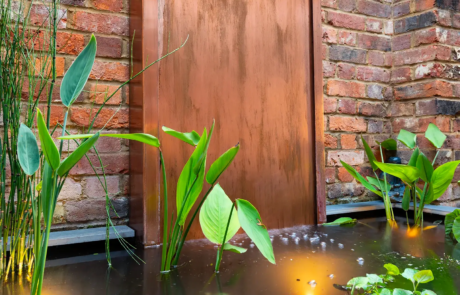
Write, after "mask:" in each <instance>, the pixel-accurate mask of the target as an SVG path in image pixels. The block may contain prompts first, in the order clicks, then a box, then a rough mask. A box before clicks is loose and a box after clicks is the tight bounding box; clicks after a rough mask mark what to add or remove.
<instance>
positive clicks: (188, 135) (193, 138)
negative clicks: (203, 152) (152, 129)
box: [162, 126, 200, 146]
mask: <svg viewBox="0 0 460 295" xmlns="http://www.w3.org/2000/svg"><path fill="white" fill-rule="evenodd" d="M162 129H163V131H164V132H165V133H166V134H169V135H171V136H174V137H176V138H179V139H180V140H182V141H184V142H186V143H188V144H190V145H193V146H196V145H198V143H199V142H200V135H199V134H198V133H197V132H196V131H195V130H193V131H192V132H179V131H176V130H173V129H171V128H168V127H166V126H163V127H162Z"/></svg>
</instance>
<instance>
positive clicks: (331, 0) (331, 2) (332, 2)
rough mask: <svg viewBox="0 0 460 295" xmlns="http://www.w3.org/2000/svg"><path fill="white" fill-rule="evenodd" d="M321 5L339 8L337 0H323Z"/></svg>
mask: <svg viewBox="0 0 460 295" xmlns="http://www.w3.org/2000/svg"><path fill="white" fill-rule="evenodd" d="M321 6H323V7H330V8H337V0H321Z"/></svg>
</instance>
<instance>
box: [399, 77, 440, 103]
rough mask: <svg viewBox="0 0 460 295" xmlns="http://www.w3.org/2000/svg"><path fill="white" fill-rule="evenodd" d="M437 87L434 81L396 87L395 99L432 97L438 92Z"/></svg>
mask: <svg viewBox="0 0 460 295" xmlns="http://www.w3.org/2000/svg"><path fill="white" fill-rule="evenodd" d="M437 92H438V91H437V87H436V83H435V82H434V81H430V82H424V83H415V84H411V85H407V86H399V87H395V99H396V100H401V99H413V98H423V97H431V96H434V95H436V94H437Z"/></svg>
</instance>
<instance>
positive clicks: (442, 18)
mask: <svg viewBox="0 0 460 295" xmlns="http://www.w3.org/2000/svg"><path fill="white" fill-rule="evenodd" d="M438 20H439V24H440V25H441V26H446V27H450V26H452V17H451V14H450V11H448V10H441V9H439V10H438Z"/></svg>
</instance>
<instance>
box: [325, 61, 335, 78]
mask: <svg viewBox="0 0 460 295" xmlns="http://www.w3.org/2000/svg"><path fill="white" fill-rule="evenodd" d="M335 69H336V64H335V63H332V62H329V61H326V60H323V78H329V77H334V76H335Z"/></svg>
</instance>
